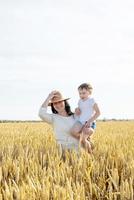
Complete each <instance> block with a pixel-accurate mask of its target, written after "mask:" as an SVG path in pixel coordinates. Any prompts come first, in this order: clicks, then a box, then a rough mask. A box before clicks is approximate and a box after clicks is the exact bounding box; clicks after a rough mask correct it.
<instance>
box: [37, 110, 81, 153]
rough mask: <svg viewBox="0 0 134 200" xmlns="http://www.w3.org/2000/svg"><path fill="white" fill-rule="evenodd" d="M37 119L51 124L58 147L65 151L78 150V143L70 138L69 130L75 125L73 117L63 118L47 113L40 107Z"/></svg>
mask: <svg viewBox="0 0 134 200" xmlns="http://www.w3.org/2000/svg"><path fill="white" fill-rule="evenodd" d="M39 117H40V118H41V119H42V120H43V121H45V122H47V123H49V124H52V126H53V129H54V134H55V138H56V141H57V143H58V144H59V145H62V147H63V148H66V149H74V150H77V151H78V149H79V141H78V140H77V139H75V138H74V137H72V136H71V134H70V129H71V128H72V126H73V125H74V123H75V121H76V120H75V117H74V116H73V115H71V116H68V117H64V116H61V115H59V114H53V113H52V114H49V113H47V108H44V107H41V108H40V110H39Z"/></svg>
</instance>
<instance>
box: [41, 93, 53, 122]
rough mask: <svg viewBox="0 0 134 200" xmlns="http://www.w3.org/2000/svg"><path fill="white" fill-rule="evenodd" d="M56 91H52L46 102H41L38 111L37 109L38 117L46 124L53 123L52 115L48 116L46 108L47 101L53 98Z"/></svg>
mask: <svg viewBox="0 0 134 200" xmlns="http://www.w3.org/2000/svg"><path fill="white" fill-rule="evenodd" d="M55 92H56V91H52V92H51V93H50V94H49V95H48V97H47V98H46V100H45V101H44V102H43V104H42V105H41V107H40V109H39V113H38V115H39V117H40V118H41V119H42V120H43V121H45V122H47V123H50V124H51V123H52V122H53V114H49V113H47V107H48V103H49V101H50V100H51V99H52V98H53V97H54V94H55Z"/></svg>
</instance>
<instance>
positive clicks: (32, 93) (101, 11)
mask: <svg viewBox="0 0 134 200" xmlns="http://www.w3.org/2000/svg"><path fill="white" fill-rule="evenodd" d="M133 11H134V1H132V0H128V1H124V0H116V1H115V0H112V1H107V0H102V1H100V0H90V1H89V0H57V1H54V0H49V1H48V0H44V1H43V0H38V1H35V0H33V1H32V0H27V1H26V0H23V1H22V0H20V1H18V0H12V1H9V0H0V119H7V120H40V118H39V117H38V111H39V108H40V106H41V104H42V103H43V102H44V101H45V99H46V97H47V95H48V94H49V93H50V92H51V91H52V90H59V91H61V92H62V94H63V95H64V96H65V97H70V100H69V103H70V105H71V107H72V110H74V108H75V107H77V102H78V100H79V95H78V91H77V88H78V86H79V85H80V84H81V83H84V82H89V83H91V84H92V86H93V94H92V95H93V97H94V98H95V100H96V102H97V104H98V106H99V108H100V110H101V116H100V117H99V118H100V119H104V118H107V119H111V118H115V119H134V106H133V103H134V23H133V22H134V12H133ZM48 111H49V112H50V110H48Z"/></svg>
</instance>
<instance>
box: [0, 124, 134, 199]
mask: <svg viewBox="0 0 134 200" xmlns="http://www.w3.org/2000/svg"><path fill="white" fill-rule="evenodd" d="M92 140H93V142H94V145H95V149H94V152H93V155H92V156H91V155H89V154H88V153H86V152H85V151H84V150H82V151H81V152H80V153H79V154H76V153H75V152H74V151H72V152H68V151H66V152H64V156H63V155H62V153H61V151H60V150H59V148H58V146H57V144H56V142H55V139H54V136H53V132H52V128H51V126H49V125H47V124H45V123H43V122H40V123H1V124H0V200H2V199H3V200H96V199H98V200H99V199H100V200H101V199H108V200H113V199H114V200H133V199H134V123H133V122H129V121H128V122H98V123H97V129H96V132H95V133H94V135H93V137H92Z"/></svg>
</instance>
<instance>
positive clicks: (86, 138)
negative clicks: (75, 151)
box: [80, 127, 94, 153]
mask: <svg viewBox="0 0 134 200" xmlns="http://www.w3.org/2000/svg"><path fill="white" fill-rule="evenodd" d="M93 132H94V130H93V129H92V128H86V127H84V128H83V129H82V134H81V138H80V141H81V144H82V145H83V146H84V147H85V148H86V149H87V150H88V152H89V153H92V147H93V145H92V143H90V136H91V135H92V134H93Z"/></svg>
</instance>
